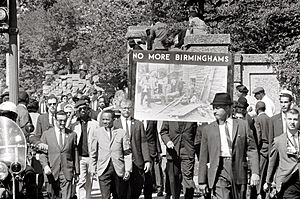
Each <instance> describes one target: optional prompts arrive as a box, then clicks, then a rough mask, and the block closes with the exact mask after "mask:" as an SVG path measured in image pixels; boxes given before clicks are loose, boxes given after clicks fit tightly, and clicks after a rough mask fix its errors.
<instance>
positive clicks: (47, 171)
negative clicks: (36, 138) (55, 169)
mask: <svg viewBox="0 0 300 199" xmlns="http://www.w3.org/2000/svg"><path fill="white" fill-rule="evenodd" d="M40 141H41V143H42V144H45V145H48V143H47V138H46V133H44V134H43V135H42V137H41V139H40ZM39 161H40V163H41V165H42V168H43V169H44V173H45V174H46V175H49V174H51V168H50V165H49V159H48V153H41V154H40V159H39Z"/></svg>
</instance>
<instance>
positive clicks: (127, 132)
mask: <svg viewBox="0 0 300 199" xmlns="http://www.w3.org/2000/svg"><path fill="white" fill-rule="evenodd" d="M125 121H126V135H127V137H128V139H130V137H129V136H130V135H129V127H128V119H127V118H126V120H125Z"/></svg>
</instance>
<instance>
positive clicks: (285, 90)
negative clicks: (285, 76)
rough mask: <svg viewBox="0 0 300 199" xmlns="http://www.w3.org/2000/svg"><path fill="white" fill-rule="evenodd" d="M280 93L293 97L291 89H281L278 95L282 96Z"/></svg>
mask: <svg viewBox="0 0 300 199" xmlns="http://www.w3.org/2000/svg"><path fill="white" fill-rule="evenodd" d="M282 95H290V96H291V97H293V93H292V91H289V90H287V89H283V90H281V91H280V94H279V96H282Z"/></svg>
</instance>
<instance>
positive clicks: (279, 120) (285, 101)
mask: <svg viewBox="0 0 300 199" xmlns="http://www.w3.org/2000/svg"><path fill="white" fill-rule="evenodd" d="M279 102H280V109H281V112H280V113H278V114H277V115H274V116H273V117H271V125H270V132H269V143H270V145H269V150H271V146H272V145H271V144H272V143H273V140H274V138H275V137H277V136H279V135H281V134H283V133H286V131H287V126H286V122H285V118H286V113H287V111H288V110H290V108H291V105H292V102H293V97H292V93H289V92H284V93H281V94H280V96H279Z"/></svg>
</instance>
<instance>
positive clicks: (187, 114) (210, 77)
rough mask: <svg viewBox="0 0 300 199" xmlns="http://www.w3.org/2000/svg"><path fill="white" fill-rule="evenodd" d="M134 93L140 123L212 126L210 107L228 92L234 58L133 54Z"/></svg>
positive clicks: (165, 53)
mask: <svg viewBox="0 0 300 199" xmlns="http://www.w3.org/2000/svg"><path fill="white" fill-rule="evenodd" d="M130 60H131V70H130V73H131V78H130V79H131V81H130V83H131V88H132V90H131V92H132V98H133V99H134V117H135V118H137V119H140V120H163V121H187V122H195V121H196V122H211V121H213V120H214V116H213V112H212V106H211V105H210V103H211V102H212V101H213V98H214V96H215V94H216V93H219V92H228V91H229V87H230V86H228V85H229V84H231V83H232V80H231V77H232V72H231V62H232V58H231V54H228V53H197V52H184V51H182V52H174V51H171V52H169V51H132V52H131V54H130Z"/></svg>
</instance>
